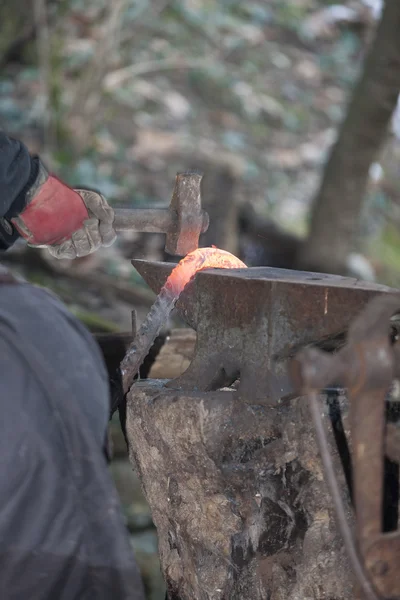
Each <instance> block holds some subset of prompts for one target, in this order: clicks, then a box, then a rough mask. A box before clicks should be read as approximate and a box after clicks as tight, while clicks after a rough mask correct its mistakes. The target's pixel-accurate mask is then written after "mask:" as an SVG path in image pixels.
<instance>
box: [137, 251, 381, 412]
mask: <svg viewBox="0 0 400 600" xmlns="http://www.w3.org/2000/svg"><path fill="white" fill-rule="evenodd" d="M132 264H133V265H134V267H135V268H136V269H137V271H138V272H139V274H140V275H142V277H143V278H144V280H145V281H146V282H147V283H148V284H149V285H150V287H151V288H152V289H153V290H154V291H155V292H156V293H158V292H159V291H160V289H161V287H162V286H163V285H164V283H165V281H166V279H167V277H168V276H169V274H170V273H171V270H172V268H173V267H174V265H171V264H169V263H160V262H158V263H157V262H150V261H143V260H133V261H132ZM388 291H390V288H388V287H386V286H380V285H371V284H367V283H365V282H360V281H358V280H355V279H350V278H345V277H338V276H333V275H321V274H317V273H306V272H297V271H289V270H284V269H273V268H268V267H263V268H250V269H243V270H230V269H224V270H218V269H213V270H209V271H203V272H200V273H198V274H197V275H196V277H195V279H194V280H193V282H192V283H190V284H189V285H188V286H187V287H186V289H185V290H184V292H183V293H182V294H181V296H180V298H179V300H178V302H177V304H176V308H177V309H178V312H179V313H180V315H181V316H182V317H183V319H184V320H185V321H186V323H188V325H190V326H191V327H192V328H193V329H195V330H196V331H197V344H196V353H195V357H194V359H193V361H192V363H191V364H190V366H189V368H188V369H187V371H186V372H185V373H184V374H183V375H182V376H181V377H180V378H179V379H175V380H173V381H171V382H170V383H169V384H168V385H169V386H170V387H174V388H176V389H186V390H198V391H210V390H216V389H218V388H220V387H223V386H224V385H230V384H232V383H233V382H234V381H235V380H236V379H239V380H240V382H239V386H238V393H239V395H240V396H242V397H243V398H244V399H246V401H248V402H249V403H252V404H257V403H258V404H266V403H272V404H273V403H276V402H278V401H279V400H280V399H281V398H282V397H283V396H285V395H287V394H289V393H291V392H293V386H292V383H291V380H290V378H289V376H288V373H287V365H288V361H289V360H290V359H291V358H292V357H293V356H294V355H295V353H296V352H297V350H298V349H299V348H301V347H304V346H305V345H306V344H317V345H320V346H322V347H328V348H330V347H332V346H333V347H336V346H337V345H338V344H340V343H342V344H343V336H344V333H345V331H346V329H347V327H348V325H349V323H350V322H351V319H352V318H353V317H355V315H356V314H357V313H358V311H359V310H360V308H361V307H363V306H364V305H365V304H366V303H367V302H368V300H370V299H371V297H373V296H374V295H376V294H377V293H379V292H388ZM344 307H346V308H345V309H344Z"/></svg>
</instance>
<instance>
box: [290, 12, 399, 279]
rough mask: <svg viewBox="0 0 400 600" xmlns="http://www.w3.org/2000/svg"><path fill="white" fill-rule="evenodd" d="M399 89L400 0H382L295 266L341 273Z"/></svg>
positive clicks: (352, 245) (350, 249)
mask: <svg viewBox="0 0 400 600" xmlns="http://www.w3.org/2000/svg"><path fill="white" fill-rule="evenodd" d="M399 90H400V2H399V0H386V3H385V8H384V10H383V14H382V18H381V21H380V23H379V25H378V28H377V32H376V36H375V40H374V42H373V43H372V45H371V48H370V50H369V53H368V56H367V58H366V61H365V67H364V70H363V74H362V76H361V79H360V81H359V83H358V85H357V87H356V89H355V91H354V94H353V98H352V100H351V103H350V107H349V110H348V114H347V117H346V119H345V121H344V123H343V125H342V128H341V131H340V133H339V137H338V140H337V142H336V144H335V146H334V148H333V150H332V153H331V156H330V159H329V161H328V164H327V166H326V170H325V174H324V177H323V181H322V184H321V187H320V190H319V193H318V194H317V197H316V200H315V205H314V210H313V213H312V218H311V227H310V233H309V237H308V240H307V242H306V243H305V245H304V247H303V248H302V250H301V252H300V254H299V257H298V265H297V266H298V268H301V269H308V270H314V271H322V272H330V273H343V272H345V270H346V258H347V256H348V255H349V253H350V252H351V251H353V250H354V245H355V237H356V233H357V229H358V225H359V218H360V213H361V210H362V204H363V200H364V195H365V189H366V185H367V181H368V172H369V168H370V165H371V163H372V162H373V160H374V159H375V157H376V156H377V153H378V151H379V150H380V147H381V145H382V142H383V141H384V139H385V135H386V132H387V128H388V124H389V122H390V118H391V115H392V113H393V111H394V108H395V106H396V102H397V97H398V94H399Z"/></svg>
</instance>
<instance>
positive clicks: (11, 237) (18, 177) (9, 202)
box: [0, 131, 37, 249]
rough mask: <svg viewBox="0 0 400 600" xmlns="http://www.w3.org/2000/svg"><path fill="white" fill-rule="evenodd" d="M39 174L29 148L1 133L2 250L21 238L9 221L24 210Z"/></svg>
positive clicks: (0, 204)
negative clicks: (25, 200) (32, 185)
mask: <svg viewBox="0 0 400 600" xmlns="http://www.w3.org/2000/svg"><path fill="white" fill-rule="evenodd" d="M36 173H37V165H36V164H35V161H33V159H32V158H31V156H30V154H29V152H28V150H27V148H26V147H25V146H24V145H23V144H22V143H21V142H19V141H18V140H14V139H12V138H9V137H7V136H6V135H5V133H3V132H2V131H0V249H6V248H8V247H9V246H11V245H12V244H13V243H14V241H15V240H16V239H17V238H18V237H19V233H18V231H17V230H16V229H15V228H14V227H12V225H10V224H8V223H7V221H8V220H9V219H11V217H12V216H14V214H13V213H15V214H18V212H20V211H21V210H22V208H23V199H24V195H25V191H26V189H27V187H28V186H29V183H30V181H31V180H34V178H35V176H36ZM2 217H5V219H7V221H6V222H4V221H3V219H2Z"/></svg>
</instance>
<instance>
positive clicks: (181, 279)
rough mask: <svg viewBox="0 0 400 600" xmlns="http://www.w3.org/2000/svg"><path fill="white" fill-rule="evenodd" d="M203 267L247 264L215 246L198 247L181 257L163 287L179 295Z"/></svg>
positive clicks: (241, 267)
mask: <svg viewBox="0 0 400 600" xmlns="http://www.w3.org/2000/svg"><path fill="white" fill-rule="evenodd" d="M205 269H247V266H246V265H245V264H244V263H243V262H242V261H241V260H239V259H238V258H236V256H234V255H233V254H231V253H230V252H226V250H220V249H219V248H216V247H215V246H213V247H212V248H198V249H197V250H194V251H193V252H190V253H189V254H187V255H186V256H185V258H182V260H181V261H180V262H179V263H178V264H177V266H176V267H175V269H174V270H173V271H172V272H171V274H170V276H169V277H168V279H167V281H166V283H165V287H166V288H168V290H170V293H172V294H173V295H174V296H175V295H176V296H179V294H180V293H181V292H182V291H183V290H184V288H185V287H186V285H187V284H188V283H189V281H190V280H191V279H192V278H193V277H194V275H195V274H196V273H198V272H199V271H204V270H205Z"/></svg>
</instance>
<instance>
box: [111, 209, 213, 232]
mask: <svg viewBox="0 0 400 600" xmlns="http://www.w3.org/2000/svg"><path fill="white" fill-rule="evenodd" d="M201 212H202V217H203V226H202V232H204V231H206V230H207V227H208V215H207V213H205V211H201ZM114 214H115V218H114V229H115V230H116V231H141V232H146V233H169V232H172V231H173V229H174V228H175V227H176V226H177V221H178V216H177V214H176V213H175V212H174V211H171V209H169V208H116V209H115V210H114Z"/></svg>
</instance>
